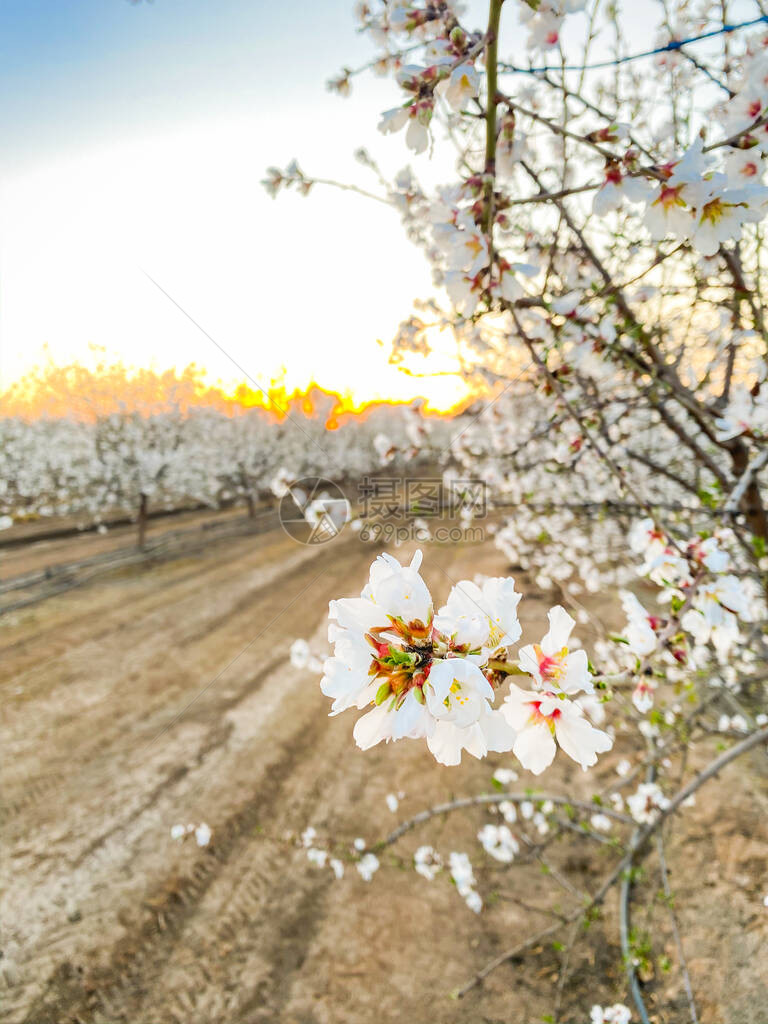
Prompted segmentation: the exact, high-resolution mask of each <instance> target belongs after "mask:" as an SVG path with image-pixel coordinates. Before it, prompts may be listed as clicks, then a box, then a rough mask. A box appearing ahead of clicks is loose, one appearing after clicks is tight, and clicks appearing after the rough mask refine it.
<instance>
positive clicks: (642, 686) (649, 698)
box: [632, 679, 656, 715]
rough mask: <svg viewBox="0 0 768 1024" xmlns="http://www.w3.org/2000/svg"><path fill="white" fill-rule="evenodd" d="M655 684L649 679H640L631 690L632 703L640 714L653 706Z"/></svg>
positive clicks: (643, 713)
mask: <svg viewBox="0 0 768 1024" xmlns="http://www.w3.org/2000/svg"><path fill="white" fill-rule="evenodd" d="M655 689H656V684H655V683H654V682H653V681H652V680H651V679H641V680H640V681H639V682H638V683H637V685H636V686H635V688H634V690H633V691H632V703H633V704H634V706H635V708H636V709H637V710H638V711H639V712H640V714H641V715H645V714H647V712H649V711H650V710H651V708H652V707H653V695H654V692H655Z"/></svg>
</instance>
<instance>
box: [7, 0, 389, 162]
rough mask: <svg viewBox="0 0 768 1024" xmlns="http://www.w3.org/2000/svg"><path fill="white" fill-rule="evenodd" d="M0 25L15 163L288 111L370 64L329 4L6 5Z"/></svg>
mask: <svg viewBox="0 0 768 1024" xmlns="http://www.w3.org/2000/svg"><path fill="white" fill-rule="evenodd" d="M0 25H1V26H2V30H1V31H0V88H1V89H2V94H3V97H4V100H3V104H2V109H1V110H0V124H2V128H3V131H4V133H5V135H6V137H8V135H9V134H10V136H11V137H12V138H13V140H14V150H15V153H14V155H15V157H16V158H18V157H19V155H24V156H33V157H34V156H35V155H42V154H44V153H45V150H46V148H48V147H53V146H57V147H63V148H65V149H66V148H70V147H73V146H82V145H86V144H88V143H89V142H91V141H93V140H94V139H96V138H98V139H102V140H103V139H109V138H111V137H120V136H121V135H124V134H125V133H126V132H130V131H133V130H136V129H141V128H145V127H147V126H148V125H153V124H154V125H163V124H165V123H169V122H170V123H177V122H178V121H179V120H180V119H185V118H200V117H201V116H205V115H208V114H215V113H217V112H221V111H222V110H226V111H228V112H230V113H231V112H233V111H236V110H238V109H247V108H248V107H249V106H252V105H255V104H263V103H264V102H265V100H267V98H268V100H269V103H270V104H277V106H278V107H286V106H290V105H292V104H294V103H295V102H296V101H297V100H298V99H299V98H300V97H301V96H302V95H303V96H306V91H307V89H314V90H315V91H320V92H321V91H322V89H323V84H324V81H325V78H326V77H327V75H328V74H329V73H330V72H331V71H332V70H334V69H335V67H336V66H337V65H338V64H340V63H342V62H343V61H345V60H349V59H353V60H354V59H360V60H364V59H366V57H367V56H368V55H369V54H370V50H369V49H368V45H367V42H366V41H365V40H363V39H361V38H360V37H359V36H358V35H357V33H356V32H355V29H354V25H353V21H352V17H351V5H349V4H347V3H338V2H336V3H334V2H330V3H321V4H313V3H297V2H290V0H288V2H284V3H272V2H258V0H256V2H254V0H216V2H215V3H214V2H213V0H155V2H147V0H142V2H140V3H136V4H132V3H129V2H128V0H64V2H62V0H4V3H3V5H2V13H1V14H0ZM315 102H316V97H315V98H314V100H313V105H315Z"/></svg>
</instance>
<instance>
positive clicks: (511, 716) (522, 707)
mask: <svg viewBox="0 0 768 1024" xmlns="http://www.w3.org/2000/svg"><path fill="white" fill-rule="evenodd" d="M540 700H541V695H540V694H537V693H526V692H525V691H524V690H521V689H520V688H519V687H518V686H515V685H514V684H510V687H509V693H508V694H507V696H506V697H505V698H504V703H503V704H502V705H501V707H500V708H499V711H500V712H501V714H502V715H504V718H505V719H506V721H507V723H508V724H509V725H510V726H511V727H512V728H513V729H514V730H515V731H517V732H519V731H520V730H521V729H524V728H525V726H526V724H527V722H528V720H529V719H530V717H531V715H532V714H533V713H534V710H535V707H534V702H535V703H536V704H538V702H539V701H540Z"/></svg>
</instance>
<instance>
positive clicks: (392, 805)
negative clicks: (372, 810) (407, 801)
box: [385, 793, 400, 814]
mask: <svg viewBox="0 0 768 1024" xmlns="http://www.w3.org/2000/svg"><path fill="white" fill-rule="evenodd" d="M385 799H386V803H387V807H388V808H389V810H390V811H391V812H392V813H393V814H394V813H395V811H396V810H397V808H398V807H399V806H400V801H399V800H398V799H397V797H396V796H395V794H394V793H387V795H386V797H385Z"/></svg>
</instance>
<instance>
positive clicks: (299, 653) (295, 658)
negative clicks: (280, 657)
mask: <svg viewBox="0 0 768 1024" xmlns="http://www.w3.org/2000/svg"><path fill="white" fill-rule="evenodd" d="M309 658H310V650H309V644H308V643H307V641H306V640H301V639H299V640H294V641H293V643H292V644H291V665H293V667H294V668H299V669H301V668H306V667H307V664H308V663H309Z"/></svg>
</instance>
